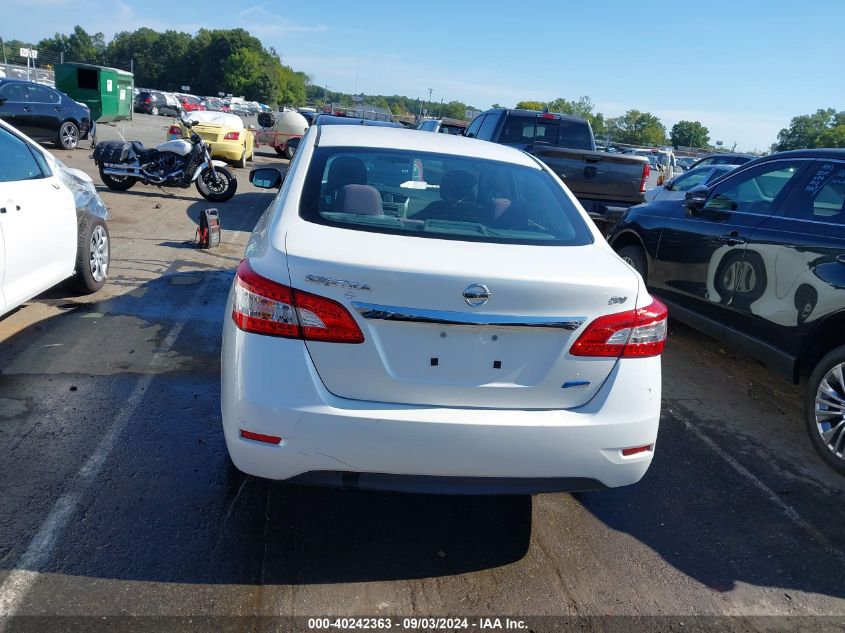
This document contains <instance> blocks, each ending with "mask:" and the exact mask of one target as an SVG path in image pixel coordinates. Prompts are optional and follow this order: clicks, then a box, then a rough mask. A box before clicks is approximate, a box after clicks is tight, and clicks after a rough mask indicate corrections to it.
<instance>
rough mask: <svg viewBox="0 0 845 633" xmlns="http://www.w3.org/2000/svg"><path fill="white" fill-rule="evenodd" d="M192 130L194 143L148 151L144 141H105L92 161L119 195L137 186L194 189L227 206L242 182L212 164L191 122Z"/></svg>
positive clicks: (219, 163)
mask: <svg viewBox="0 0 845 633" xmlns="http://www.w3.org/2000/svg"><path fill="white" fill-rule="evenodd" d="M182 124H183V125H184V126H185V127H187V128H188V130H190V140H188V139H176V140H172V141H167V142H165V143H162V144H161V145H158V146H156V148H155V149H149V148H145V147H144V146H143V144H142V143H141V142H140V141H131V142H127V141H103V142H102V143H98V144H97V147H96V148H94V153H93V154H92V155H91V158H93V159H94V164H95V165H96V166H97V167H99V168H100V178H101V179H102V181H103V184H105V185H106V187H108V188H109V189H114V190H115V191H126V190H127V189H131V188H132V187H133V186H134V185H135V183H136V182H141V183H143V184H145V185H156V186H159V187H181V188H187V187H190V186H191V184H192V183H196V187H197V191H199V192H200V195H201V196H202V197H203V198H205V199H206V200H211V201H212V202H225V201H226V200H228V199H229V198H231V197H232V196H234V195H235V190H236V189H237V188H238V181H237V180H236V179H235V176H234V175H233V174H232V172H231V171H229V170H228V169H226V167H225V165H226V163H224V162H223V161H220V160H212V159H211V155H210V154H209V151H208V150H209V147H208V145H206V144H205V143H203V142H202V139H201V138H200V136H199V134H197V133H196V132H194V131H193V130H192V129H191V128H192V124H191V122H190V121H185V120H183V121H182Z"/></svg>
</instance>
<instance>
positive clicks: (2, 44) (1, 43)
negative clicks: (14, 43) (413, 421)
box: [0, 37, 6, 64]
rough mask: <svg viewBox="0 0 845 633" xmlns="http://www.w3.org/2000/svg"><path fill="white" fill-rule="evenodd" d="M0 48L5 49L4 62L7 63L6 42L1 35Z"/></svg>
mask: <svg viewBox="0 0 845 633" xmlns="http://www.w3.org/2000/svg"><path fill="white" fill-rule="evenodd" d="M0 48H2V49H3V63H4V64H5V63H6V44H5V43H4V42H3V38H2V37H0Z"/></svg>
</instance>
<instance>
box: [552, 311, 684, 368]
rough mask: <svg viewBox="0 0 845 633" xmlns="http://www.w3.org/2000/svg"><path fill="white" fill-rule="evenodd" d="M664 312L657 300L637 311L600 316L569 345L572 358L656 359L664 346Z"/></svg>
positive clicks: (665, 315)
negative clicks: (650, 357) (647, 357)
mask: <svg viewBox="0 0 845 633" xmlns="http://www.w3.org/2000/svg"><path fill="white" fill-rule="evenodd" d="M666 317H667V311H666V306H664V305H663V304H662V303H660V301H658V300H657V299H654V300H653V301H652V302H651V304H650V305H647V306H646V307H644V308H639V309H638V310H629V311H628V312H619V313H617V314H608V315H605V316H602V317H599V318H598V319H596V320H595V321H593V322H592V323H590V324H589V325H588V326H587V329H585V330H584V332H583V333H582V334H581V336H579V337H578V340H577V341H575V343H574V344H573V345H572V347H571V348H570V350H569V353H570V354H572V355H573V356H603V357H611V358H643V357H646V356H658V355H660V354H661V353H662V352H663V347H664V346H665V345H666Z"/></svg>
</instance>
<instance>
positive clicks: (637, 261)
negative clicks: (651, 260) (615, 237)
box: [619, 244, 648, 280]
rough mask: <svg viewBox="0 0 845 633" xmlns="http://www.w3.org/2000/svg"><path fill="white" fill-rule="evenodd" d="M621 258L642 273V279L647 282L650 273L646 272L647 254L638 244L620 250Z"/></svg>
mask: <svg viewBox="0 0 845 633" xmlns="http://www.w3.org/2000/svg"><path fill="white" fill-rule="evenodd" d="M619 257H621V258H622V261H624V262H625V263H626V264H628V265H629V266H631V267H632V268H633V269H634V270H636V271H637V272H638V273H640V277H642V278H643V280H645V278H646V273H647V272H648V271H647V270H646V263H645V253H644V252H643V249H642V248H641V247H639V246H637V245H636V244H629V245H628V246H623V247H622V248H620V249H619Z"/></svg>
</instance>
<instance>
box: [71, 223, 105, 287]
mask: <svg viewBox="0 0 845 633" xmlns="http://www.w3.org/2000/svg"><path fill="white" fill-rule="evenodd" d="M110 259H111V241H110V240H109V227H108V226H107V225H106V223H105V221H104V220H103V219H102V218H98V217H96V216H93V215H88V216H84V217H83V218H82V220H80V222H79V234H78V236H77V245H76V266H75V272H76V274H75V275H74V277H73V286H74V288H75V290H76V291H77V292H79V293H80V294H84V295H89V294H91V293H94V292H97V291H98V290H99V289H100V288H102V287H103V286H104V285H105V283H106V279H107V278H108V273H109V261H110Z"/></svg>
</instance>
